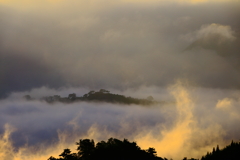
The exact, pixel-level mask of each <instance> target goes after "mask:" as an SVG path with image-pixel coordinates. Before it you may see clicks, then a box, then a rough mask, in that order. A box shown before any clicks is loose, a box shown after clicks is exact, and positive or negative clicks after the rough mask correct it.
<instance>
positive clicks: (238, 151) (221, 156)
mask: <svg viewBox="0 0 240 160" xmlns="http://www.w3.org/2000/svg"><path fill="white" fill-rule="evenodd" d="M201 160H240V142H233V141H232V143H231V144H230V145H228V146H226V147H225V148H223V149H219V147H218V146H217V147H216V149H215V148H213V151H212V152H210V153H209V152H208V153H207V154H206V155H205V156H203V157H202V159H201Z"/></svg>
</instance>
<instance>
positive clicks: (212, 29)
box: [186, 23, 237, 55]
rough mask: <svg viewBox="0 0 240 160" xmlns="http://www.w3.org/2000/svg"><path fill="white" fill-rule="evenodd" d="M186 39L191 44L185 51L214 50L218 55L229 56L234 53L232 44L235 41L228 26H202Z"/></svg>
mask: <svg viewBox="0 0 240 160" xmlns="http://www.w3.org/2000/svg"><path fill="white" fill-rule="evenodd" d="M187 37H188V39H189V40H191V41H193V42H192V44H191V45H190V46H188V47H187V48H186V50H189V49H193V48H203V49H209V50H214V51H216V52H217V53H219V54H220V55H230V54H231V52H234V45H235V44H234V43H235V41H236V39H237V38H236V37H235V33H234V31H233V30H232V29H231V27H230V26H224V25H220V24H215V23H213V24H209V25H203V26H202V27H201V28H200V29H199V30H198V31H196V32H195V33H194V34H192V35H188V36H187ZM229 52H230V53H229Z"/></svg>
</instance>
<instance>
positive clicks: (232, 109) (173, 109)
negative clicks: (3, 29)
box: [0, 82, 240, 159]
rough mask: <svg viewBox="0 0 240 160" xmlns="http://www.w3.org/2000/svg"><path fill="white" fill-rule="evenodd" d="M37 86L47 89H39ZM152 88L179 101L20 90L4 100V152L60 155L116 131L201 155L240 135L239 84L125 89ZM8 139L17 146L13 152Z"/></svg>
mask: <svg viewBox="0 0 240 160" xmlns="http://www.w3.org/2000/svg"><path fill="white" fill-rule="evenodd" d="M37 90H40V91H41V90H43V89H42V88H39V89H34V92H35V93H37V92H36V91H37ZM45 90H47V88H45ZM79 90H81V88H79ZM149 91H152V92H151V93H154V94H152V96H153V97H154V99H155V100H162V99H163V98H164V99H165V100H166V99H168V100H169V101H174V102H175V103H169V104H168V103H166V104H161V105H159V104H157V105H153V106H141V105H120V104H111V103H100V102H98V103H96V102H91V103H86V102H79V103H70V104H63V103H54V104H49V103H46V102H43V101H39V100H35V101H25V100H23V99H22V100H20V99H17V98H16V97H18V96H16V95H19V97H20V95H22V94H24V93H14V97H15V98H13V97H11V96H10V97H9V98H8V99H5V100H2V101H1V108H0V109H1V112H0V113H1V116H0V117H1V124H0V125H1V130H0V131H1V135H2V136H1V144H2V146H3V148H2V149H1V154H2V155H12V159H17V158H20V159H24V158H26V159H28V158H30V157H31V158H33V157H34V158H35V159H40V157H42V159H47V158H49V157H50V156H56V157H57V156H58V155H59V153H60V152H61V151H62V150H63V149H64V148H71V149H72V150H74V149H76V146H75V142H77V141H78V140H79V139H82V138H90V139H94V140H95V141H96V142H97V141H101V140H107V139H108V138H110V137H115V138H119V139H123V138H127V139H129V140H131V141H136V142H137V143H138V144H139V146H140V147H141V148H144V149H147V148H148V147H154V148H155V149H156V151H157V153H158V156H161V157H167V158H173V159H182V158H183V157H186V156H187V157H196V158H201V156H202V155H204V154H206V152H207V151H211V150H212V148H213V147H216V145H219V146H220V148H222V147H224V146H225V145H227V144H229V143H230V142H231V141H232V140H238V139H239V138H240V137H239V134H238V133H239V131H240V128H239V127H238V126H239V125H238V124H239V121H240V118H239V117H240V115H239V114H240V110H239V104H240V103H239V98H238V97H239V94H240V92H239V91H238V90H221V89H206V88H196V87H190V86H189V85H186V84H184V83H182V82H176V83H175V84H174V85H171V86H169V87H168V88H156V87H155V88H147V87H145V88H144V87H143V88H142V89H139V90H134V91H131V90H128V91H126V92H125V93H128V94H131V95H134V93H136V92H137V93H142V94H139V95H138V97H141V96H142V97H143V96H145V94H146V93H149ZM34 92H32V93H34ZM64 92H65V91H64V90H63V92H62V93H64ZM46 93H47V92H46ZM119 93H123V92H120V91H119ZM160 93H162V94H160ZM60 94H61V93H60ZM160 95H162V96H160ZM14 99H15V100H14ZM9 128H10V129H9ZM8 130H10V131H8ZM6 132H9V133H8V137H7V138H6V134H7V133H6ZM4 135H5V137H4ZM4 138H5V140H4ZM6 139H7V140H6ZM3 142H4V143H7V144H8V145H10V146H11V147H10V148H13V149H12V150H13V151H12V153H11V154H9V153H8V152H6V150H5V149H6V147H5V146H7V144H5V145H3ZM4 151H5V152H4ZM29 154H30V155H31V156H30V155H29ZM32 154H36V155H35V156H34V155H32ZM3 157H4V156H3ZM34 158H33V159H34Z"/></svg>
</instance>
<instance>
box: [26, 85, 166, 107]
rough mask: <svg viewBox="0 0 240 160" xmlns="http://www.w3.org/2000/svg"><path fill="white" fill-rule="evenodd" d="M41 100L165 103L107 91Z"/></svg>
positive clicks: (56, 96) (141, 103)
mask: <svg viewBox="0 0 240 160" xmlns="http://www.w3.org/2000/svg"><path fill="white" fill-rule="evenodd" d="M24 98H25V99H26V100H34V98H32V97H31V96H30V95H25V96H24ZM41 100H43V101H46V102H48V103H54V102H62V103H72V102H80V101H88V102H89V101H98V102H108V103H120V104H138V105H152V104H157V103H165V102H164V101H161V102H157V101H155V100H154V99H153V97H152V96H148V97H147V98H146V99H139V98H132V97H125V96H124V95H119V94H113V93H110V92H109V91H108V90H105V89H100V90H99V91H90V92H88V93H87V94H84V95H83V96H80V97H77V95H76V94H75V93H72V94H69V95H68V97H61V96H59V95H54V96H48V97H43V98H41Z"/></svg>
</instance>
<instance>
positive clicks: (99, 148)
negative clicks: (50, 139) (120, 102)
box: [48, 138, 240, 160]
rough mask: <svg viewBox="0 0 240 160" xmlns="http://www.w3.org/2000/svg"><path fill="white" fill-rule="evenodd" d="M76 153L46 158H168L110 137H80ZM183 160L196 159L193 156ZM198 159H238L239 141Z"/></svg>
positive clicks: (115, 159)
mask: <svg viewBox="0 0 240 160" xmlns="http://www.w3.org/2000/svg"><path fill="white" fill-rule="evenodd" d="M76 145H77V153H72V152H71V150H70V149H68V148H67V149H64V150H63V152H62V153H61V154H60V155H59V158H55V157H52V156H51V157H50V158H49V159H48V160H168V159H167V158H161V157H158V156H157V152H156V151H155V149H154V148H148V149H147V150H143V149H141V148H140V147H139V146H138V145H137V143H136V142H129V141H128V140H127V139H124V140H123V141H121V140H118V139H115V138H110V139H109V140H108V141H107V142H105V141H101V142H98V143H97V144H96V145H95V142H94V140H90V139H80V140H79V142H77V143H76ZM183 160H198V159H195V158H190V159H188V158H187V157H184V158H183ZM200 160H240V142H233V141H232V143H231V144H230V145H228V146H226V147H225V148H223V149H219V147H218V146H217V147H216V148H213V151H212V152H208V153H207V154H206V155H205V156H202V158H201V159H200Z"/></svg>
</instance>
